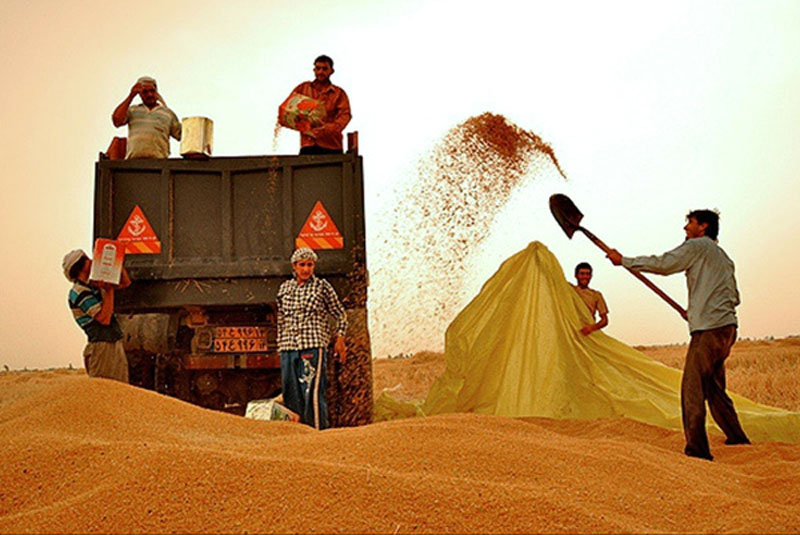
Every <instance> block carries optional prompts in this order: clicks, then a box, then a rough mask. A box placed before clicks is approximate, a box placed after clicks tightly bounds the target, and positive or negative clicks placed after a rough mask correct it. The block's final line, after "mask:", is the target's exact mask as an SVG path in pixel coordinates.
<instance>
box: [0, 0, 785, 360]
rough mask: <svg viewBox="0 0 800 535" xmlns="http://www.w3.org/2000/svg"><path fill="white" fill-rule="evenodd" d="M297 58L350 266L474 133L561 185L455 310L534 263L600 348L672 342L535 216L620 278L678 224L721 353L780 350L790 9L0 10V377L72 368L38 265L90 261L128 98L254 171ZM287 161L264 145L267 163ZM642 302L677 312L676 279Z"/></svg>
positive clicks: (629, 290) (520, 201)
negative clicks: (330, 119) (508, 147)
mask: <svg viewBox="0 0 800 535" xmlns="http://www.w3.org/2000/svg"><path fill="white" fill-rule="evenodd" d="M320 53H327V54H329V55H330V56H332V57H333V58H334V60H335V63H336V65H335V67H336V73H335V74H334V76H333V81H334V83H336V84H338V85H341V86H342V87H344V88H345V89H346V91H347V92H348V94H349V96H350V99H351V103H352V107H353V117H354V118H353V121H352V123H351V124H350V125H349V127H348V131H350V130H358V131H359V132H360V141H361V153H362V155H363V156H364V161H365V163H364V166H365V181H366V205H367V206H366V209H367V232H368V254H369V243H374V241H375V240H376V239H378V238H377V237H378V236H379V235H380V233H381V232H382V223H381V221H382V217H383V214H384V213H385V212H386V211H387V210H390V208H391V206H392V203H393V202H394V201H395V200H396V199H395V198H393V193H392V192H393V191H394V189H395V188H397V187H400V186H401V185H402V184H403V182H404V181H406V180H411V179H413V171H414V168H415V166H416V162H417V161H418V160H419V158H420V157H421V156H422V155H424V154H425V153H426V151H428V150H429V149H430V148H431V147H432V146H433V144H434V143H435V142H436V140H437V139H439V138H440V136H441V135H442V134H443V133H444V132H446V131H447V130H448V129H449V128H451V127H453V126H454V125H456V124H457V123H459V122H462V121H464V120H465V119H467V118H468V117H470V116H472V115H477V114H479V113H482V112H484V111H491V112H494V113H500V114H503V115H505V116H506V117H508V118H509V119H510V120H512V121H514V122H515V123H517V124H518V125H520V126H521V127H523V128H526V129H530V130H533V131H535V132H537V133H538V134H539V135H540V136H541V137H542V138H543V139H544V140H545V141H548V142H549V143H551V144H552V146H553V148H554V149H555V152H556V154H557V156H558V157H559V159H560V162H561V164H562V167H563V168H564V170H565V171H566V173H567V175H568V176H569V178H570V181H569V182H568V183H566V184H565V183H563V182H559V181H558V179H556V178H552V177H550V178H546V179H542V180H538V181H534V182H533V183H532V185H531V186H530V187H528V188H526V189H525V190H524V191H521V192H519V194H518V195H516V196H515V197H514V198H513V199H512V201H511V202H510V203H509V205H508V207H507V209H506V210H504V212H503V213H502V214H501V215H500V217H499V218H498V222H497V225H496V226H495V228H494V230H493V232H492V234H491V236H489V238H488V239H487V241H486V244H485V245H484V247H483V252H482V253H481V262H480V265H479V267H478V268H477V269H476V271H475V273H474V277H473V278H474V281H473V283H472V286H473V288H472V293H475V292H477V291H478V289H479V288H480V284H481V283H482V282H483V280H485V279H486V278H487V277H488V276H490V275H491V274H492V273H493V272H494V271H495V269H496V268H497V266H498V265H499V263H500V262H501V261H502V260H504V259H505V258H507V257H508V256H510V255H511V254H513V253H515V252H516V251H518V250H519V249H521V248H523V247H524V246H525V245H526V244H527V243H528V242H529V241H531V240H539V241H542V242H544V243H545V244H546V245H547V246H548V247H549V248H550V249H551V250H552V251H553V252H554V253H555V254H556V256H557V257H558V258H559V260H560V261H561V263H562V265H563V266H564V268H565V270H566V271H567V272H568V273H571V271H572V267H573V266H574V265H575V263H577V262H578V261H580V260H588V261H590V262H591V263H592V264H593V265H594V266H595V280H594V281H593V286H594V287H596V288H598V289H600V290H601V291H603V292H604V294H605V295H606V299H607V301H608V303H609V306H610V309H611V314H610V322H611V323H610V325H609V327H608V328H607V332H608V333H609V334H611V335H612V336H615V337H617V338H620V339H621V340H622V341H624V342H626V343H629V344H640V343H641V344H650V343H672V342H683V341H685V340H686V339H687V333H686V326H685V324H684V323H683V321H682V320H681V319H680V318H679V317H678V316H677V314H675V313H674V312H673V311H672V310H671V309H670V308H669V307H668V306H667V305H665V304H663V303H662V302H661V301H660V300H659V299H658V298H657V297H655V296H654V295H651V294H650V293H649V290H647V289H646V288H645V287H644V286H643V285H641V283H640V282H638V281H636V280H635V279H634V278H633V277H631V276H630V275H629V274H627V273H625V272H624V270H622V269H620V268H613V267H612V266H610V265H609V264H608V262H607V260H605V258H604V257H603V255H602V253H601V252H600V250H599V249H597V248H596V247H595V246H594V245H592V244H591V243H590V242H589V241H588V240H586V239H585V238H583V237H582V236H580V235H577V236H576V237H575V238H573V240H572V241H568V240H567V239H566V237H565V236H564V235H563V233H562V232H561V230H560V229H559V228H558V227H557V226H556V225H555V224H554V222H553V220H552V218H551V217H550V215H549V212H548V211H547V198H548V197H549V195H550V194H551V193H554V192H564V193H567V194H569V195H570V196H571V197H572V198H573V200H574V201H575V202H576V204H577V205H578V206H579V208H580V209H581V210H582V211H583V212H584V214H585V216H586V218H585V219H584V224H585V226H586V227H587V228H589V229H590V230H592V231H593V232H594V233H595V234H597V235H598V236H599V237H600V238H602V239H603V240H605V241H606V242H607V243H608V244H610V245H611V246H614V247H616V248H618V249H620V250H621V251H622V252H623V253H624V254H645V253H660V252H663V251H665V250H667V249H670V248H672V247H674V246H676V245H678V244H679V243H680V242H681V241H682V239H683V231H682V226H683V223H684V221H683V218H684V215H685V214H686V212H687V211H688V210H689V209H692V208H704V207H710V208H718V209H719V210H720V211H721V213H722V220H721V231H720V244H721V245H722V246H723V247H724V248H725V249H726V251H727V252H728V253H729V255H730V256H731V257H732V258H733V259H734V261H735V262H736V266H737V274H738V278H739V286H740V291H741V294H742V300H743V302H742V305H741V307H740V308H739V316H740V324H741V329H740V334H741V336H752V337H762V336H766V335H774V336H783V335H787V334H797V333H800V324H799V323H798V320H797V313H798V312H797V311H798V309H800V288H799V285H798V284H797V282H796V279H795V277H794V274H795V271H796V270H795V264H796V263H797V260H798V253H797V250H796V249H797V246H798V240H797V238H796V232H797V230H798V229H799V228H800V211H798V210H797V208H796V204H797V201H798V192H799V191H800V187H798V185H797V179H798V171H800V156H799V155H798V154H800V151H799V150H798V147H800V135H799V134H798V126H799V125H800V98H798V95H800V61H798V58H800V2H797V1H792V0H789V1H783V2H779V1H763V2H755V1H751V2H641V1H632V2H613V1H610V2H588V1H587V2H547V3H544V2H504V1H497V0H496V1H492V2H479V3H478V2H465V1H454V2H435V1H424V2H410V1H405V2H396V1H378V0H369V1H366V0H364V1H349V2H348V1H338V2H327V1H313V0H304V1H303V2H297V1H263V2H243V1H226V2H204V1H200V0H195V1H192V2H190V1H185V2H184V1H180V2H178V1H168V0H167V1H162V2H153V3H149V2H125V3H123V2H107V1H104V2H99V1H84V2H79V1H70V0H65V1H48V2H46V1H16V0H3V1H2V2H0V74H1V75H2V80H3V84H2V97H3V98H2V102H3V106H2V112H0V113H2V115H0V119H1V121H2V122H1V123H0V124H1V125H2V126H0V161H2V164H3V165H4V167H5V169H6V171H5V172H4V174H3V179H2V181H3V182H2V183H3V195H2V196H1V197H0V199H2V200H1V201H0V202H2V204H0V229H2V230H0V233H1V234H0V243H2V248H3V258H4V261H3V262H1V263H0V285H1V286H0V293H2V302H3V304H2V312H1V313H0V366H2V365H3V364H7V365H8V366H10V367H11V368H22V367H24V366H27V367H29V368H32V367H50V366H66V365H67V364H68V363H71V364H73V365H74V366H79V365H82V362H81V358H80V355H81V350H82V347H83V345H84V343H85V336H84V334H83V333H82V332H81V331H80V329H79V328H78V327H77V325H76V324H75V323H74V321H73V319H72V317H71V315H70V313H69V310H68V307H67V304H66V295H67V291H68V289H69V283H68V282H67V281H66V280H65V279H64V277H63V275H62V274H61V269H60V265H61V258H62V256H63V255H64V253H65V252H67V251H68V250H70V249H73V248H76V247H82V248H84V249H87V250H88V249H89V248H90V246H91V229H92V199H93V178H94V162H95V161H96V159H97V154H98V152H99V151H102V150H105V149H106V147H107V146H108V143H109V141H110V140H111V138H112V136H114V135H125V129H115V128H114V127H113V125H112V124H111V118H110V116H111V112H112V110H113V109H114V107H115V106H116V105H117V104H119V102H120V101H121V100H122V99H123V98H124V97H125V96H126V95H127V93H128V91H129V89H130V87H131V85H132V84H133V83H134V82H135V80H136V78H137V77H138V76H140V75H143V74H148V75H151V76H154V77H155V78H156V79H157V80H158V84H159V90H160V92H161V94H162V95H163V96H164V98H165V99H166V101H167V103H168V104H169V106H170V107H171V108H172V109H173V110H174V111H175V112H176V113H177V114H178V116H179V117H186V116H192V115H203V116H207V117H211V118H212V119H213V120H214V153H215V155H261V154H268V153H271V151H272V146H271V145H272V130H273V125H274V122H275V114H276V108H277V106H278V104H279V103H280V102H281V100H282V99H283V98H285V97H286V95H287V94H288V92H289V91H290V90H291V88H293V87H294V85H296V84H297V83H299V82H300V81H303V80H307V79H310V78H311V75H312V73H311V68H312V61H313V58H314V57H316V56H317V55H318V54H320ZM296 149H297V138H296V136H295V135H293V134H291V133H285V134H282V135H281V137H280V139H279V145H278V152H279V153H295V152H296ZM177 152H178V146H177V144H173V155H177ZM654 280H656V282H657V283H659V284H660V285H661V286H662V287H663V288H664V289H665V290H666V291H668V293H670V294H671V295H672V296H673V297H675V298H676V300H678V301H679V302H681V303H685V302H686V293H685V282H684V277H683V276H682V275H677V276H672V277H670V278H667V279H664V278H660V277H659V278H655V279H654ZM396 350H397V351H398V352H400V351H402V350H403V348H402V347H397V348H396Z"/></svg>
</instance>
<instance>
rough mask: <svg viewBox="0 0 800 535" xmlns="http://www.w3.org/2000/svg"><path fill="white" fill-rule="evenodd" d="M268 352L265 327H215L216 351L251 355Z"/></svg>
mask: <svg viewBox="0 0 800 535" xmlns="http://www.w3.org/2000/svg"><path fill="white" fill-rule="evenodd" d="M266 350H267V329H266V328H265V327H214V351H216V352H217V353H249V352H264V351H266Z"/></svg>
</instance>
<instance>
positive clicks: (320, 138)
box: [278, 55, 351, 154]
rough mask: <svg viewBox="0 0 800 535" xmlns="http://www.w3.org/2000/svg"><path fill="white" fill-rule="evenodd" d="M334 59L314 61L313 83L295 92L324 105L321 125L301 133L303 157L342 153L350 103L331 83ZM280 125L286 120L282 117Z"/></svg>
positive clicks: (300, 86) (301, 152) (308, 83)
mask: <svg viewBox="0 0 800 535" xmlns="http://www.w3.org/2000/svg"><path fill="white" fill-rule="evenodd" d="M333 73H334V70H333V60H332V59H331V58H330V57H329V56H326V55H322V56H319V57H318V58H317V59H315V60H314V81H312V82H303V83H302V84H300V85H298V86H297V87H295V88H294V91H292V93H299V94H301V95H305V96H307V97H310V98H313V99H315V100H319V101H321V102H322V104H323V105H324V106H325V117H324V118H323V119H322V124H321V125H320V126H318V127H316V128H312V129H311V130H308V131H306V132H301V133H300V154H342V152H343V143H342V131H343V130H344V129H345V127H346V126H347V123H349V122H350V118H351V115H350V100H349V99H348V98H347V93H345V92H344V89H342V88H341V87H338V86H335V85H333V84H332V83H331V79H330V78H331V75H332V74H333ZM278 120H279V122H280V124H281V125H283V126H289V125H288V124H286V123H284V121H283V117H281V116H280V115H279V117H278Z"/></svg>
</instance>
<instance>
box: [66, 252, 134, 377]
mask: <svg viewBox="0 0 800 535" xmlns="http://www.w3.org/2000/svg"><path fill="white" fill-rule="evenodd" d="M61 267H62V268H63V270H64V276H66V277H67V279H68V280H69V281H70V282H72V283H73V286H72V289H71V290H70V291H69V298H68V304H69V308H70V309H71V310H72V315H73V317H74V318H75V321H76V322H77V324H78V325H79V326H80V327H81V329H83V330H84V332H86V337H87V339H88V343H87V344H86V348H85V349H84V350H83V361H84V366H85V367H86V373H88V374H89V376H90V377H105V378H108V379H116V380H117V381H121V382H123V383H127V382H128V359H127V357H126V356H125V349H124V347H123V346H122V329H121V328H120V325H119V323H118V322H117V318H116V317H115V316H114V290H115V286H113V285H110V284H107V283H99V282H90V281H89V274H90V273H91V270H92V260H91V259H90V258H89V257H88V256H86V253H84V252H83V251H81V250H80V249H77V250H75V251H70V252H69V253H67V254H66V256H64V261H63V262H62V264H61ZM130 283H131V279H130V277H128V273H127V272H126V271H125V269H124V268H123V270H122V278H121V280H120V283H119V285H118V286H116V288H117V289H119V288H125V287H127V286H129V285H130Z"/></svg>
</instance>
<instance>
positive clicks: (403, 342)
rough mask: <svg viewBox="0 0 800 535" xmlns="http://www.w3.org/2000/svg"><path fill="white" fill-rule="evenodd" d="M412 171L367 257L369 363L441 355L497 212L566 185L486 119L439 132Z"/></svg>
mask: <svg viewBox="0 0 800 535" xmlns="http://www.w3.org/2000/svg"><path fill="white" fill-rule="evenodd" d="M416 171H417V173H416V177H415V179H414V180H412V181H411V182H410V183H409V184H408V185H407V186H406V188H405V189H404V190H403V191H400V192H397V193H398V195H397V196H398V200H397V202H396V203H395V208H394V209H393V211H392V212H391V213H390V214H388V217H389V218H390V219H389V221H388V222H387V224H386V225H385V226H386V227H387V228H388V230H387V232H385V234H384V235H383V236H381V240H380V241H379V243H377V244H375V245H374V246H373V250H372V251H370V271H371V288H370V314H371V315H372V321H371V327H370V330H371V334H372V338H373V356H375V357H385V356H391V355H397V354H398V353H402V352H416V351H419V350H424V349H429V350H441V348H442V347H443V346H444V332H445V329H446V327H447V325H448V323H449V322H450V321H451V320H452V319H453V317H455V315H456V314H457V313H458V311H459V310H460V308H461V307H463V306H464V305H465V304H466V302H467V301H468V300H469V298H471V297H472V296H469V295H466V290H465V284H464V281H465V278H466V276H467V275H468V273H469V270H470V267H471V261H472V259H473V257H474V253H475V252H476V250H477V247H478V246H479V245H480V244H481V242H482V240H483V239H484V238H485V237H486V236H487V234H488V233H489V231H490V230H491V227H492V223H493V221H494V219H495V217H496V215H497V214H498V212H499V211H500V210H501V209H502V208H503V206H505V205H506V203H507V202H508V201H509V199H510V198H511V197H512V195H513V194H514V192H515V191H517V190H519V189H520V188H521V187H522V186H523V185H525V184H526V183H528V181H530V180H535V179H537V177H542V176H545V175H547V174H553V173H556V174H558V175H560V176H561V177H563V178H566V175H565V174H564V172H563V171H562V170H561V167H560V165H559V163H558V159H557V158H556V156H555V153H554V151H553V149H552V148H551V147H550V146H549V145H548V144H547V143H545V142H544V141H543V140H542V138H540V137H539V136H538V135H536V134H535V133H533V132H531V131H528V130H525V129H523V128H520V127H519V126H517V125H515V124H513V123H511V122H510V121H508V120H507V119H506V118H505V117H503V116H502V115H496V114H492V113H483V114H481V115H478V116H474V117H470V118H469V119H467V120H466V121H464V122H463V123H461V124H459V125H457V126H456V127H454V128H452V129H451V130H450V131H448V132H447V133H446V134H445V135H444V136H443V137H442V138H441V140H440V141H439V142H438V143H437V144H436V145H435V146H434V147H433V149H432V150H431V151H430V152H429V153H428V154H427V155H425V156H423V157H422V158H421V160H420V161H419V164H418V166H417V170H416Z"/></svg>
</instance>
